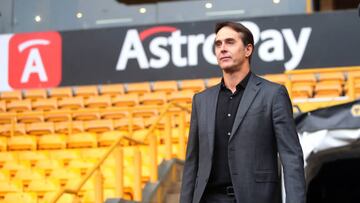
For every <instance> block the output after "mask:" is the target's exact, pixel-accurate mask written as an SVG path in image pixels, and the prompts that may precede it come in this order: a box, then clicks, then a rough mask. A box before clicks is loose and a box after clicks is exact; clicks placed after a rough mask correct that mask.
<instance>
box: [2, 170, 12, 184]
mask: <svg viewBox="0 0 360 203" xmlns="http://www.w3.org/2000/svg"><path fill="white" fill-rule="evenodd" d="M9 180H10V173H9V171H7V170H0V182H2V181H9Z"/></svg>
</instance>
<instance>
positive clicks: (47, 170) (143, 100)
mask: <svg viewBox="0 0 360 203" xmlns="http://www.w3.org/2000/svg"><path fill="white" fill-rule="evenodd" d="M357 70H358V68H351V67H350V68H339V69H331V70H328V72H327V70H326V69H312V70H306V71H290V72H286V73H284V74H278V75H265V76H264V77H265V78H267V79H270V80H272V81H274V82H277V83H280V84H283V85H285V86H286V87H287V89H288V91H289V94H290V95H291V96H292V101H293V104H294V106H297V107H299V109H300V111H303V112H304V111H308V110H312V109H316V108H319V107H323V106H330V105H334V104H338V103H343V102H348V101H351V100H354V99H355V98H359V97H360V73H359V71H357ZM219 82H220V78H210V79H196V80H184V81H162V82H154V83H152V82H146V83H137V84H114V85H101V86H82V87H65V88H53V89H50V90H25V91H24V92H21V91H13V92H2V93H1V97H0V98H1V100H0V180H1V181H0V202H54V201H55V200H56V199H59V200H58V201H57V202H71V201H73V200H74V199H78V200H80V201H81V202H95V201H96V200H101V201H103V200H104V199H105V198H109V197H122V198H123V199H128V200H136V201H141V199H142V192H141V191H142V189H143V188H144V187H145V184H146V183H147V182H156V181H157V180H158V166H159V164H160V163H161V161H162V160H170V159H172V158H174V157H177V158H179V159H182V160H183V159H184V158H185V146H186V140H187V138H186V135H187V132H188V130H189V120H190V105H191V100H192V96H193V95H194V93H195V92H199V91H201V90H202V89H204V88H205V87H211V86H213V85H215V84H217V83H219ZM178 84H179V86H178ZM167 85H168V86H167ZM205 85H206V86H205ZM124 87H126V91H124V89H123V88H124ZM47 92H48V93H49V95H47V94H46V93H47ZM73 92H74V94H73ZM114 177H116V178H114ZM115 179H116V180H119V181H115Z"/></svg>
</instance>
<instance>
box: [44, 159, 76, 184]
mask: <svg viewBox="0 0 360 203" xmlns="http://www.w3.org/2000/svg"><path fill="white" fill-rule="evenodd" d="M70 161H71V160H70ZM70 161H69V162H70ZM80 177H81V172H80V170H79V169H73V168H58V169H54V170H53V171H52V172H51V173H50V174H49V177H48V178H49V179H50V180H57V181H58V182H59V183H58V184H59V185H61V186H65V185H66V183H67V182H68V181H69V180H72V179H78V178H80Z"/></svg>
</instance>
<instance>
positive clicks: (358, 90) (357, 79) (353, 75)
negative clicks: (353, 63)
mask: <svg viewBox="0 0 360 203" xmlns="http://www.w3.org/2000/svg"><path fill="white" fill-rule="evenodd" d="M351 79H352V80H353V81H354V88H355V98H359V97H360V71H352V72H349V73H348V82H350V81H351ZM344 90H345V92H346V93H347V95H348V94H349V83H346V84H345V86H344Z"/></svg>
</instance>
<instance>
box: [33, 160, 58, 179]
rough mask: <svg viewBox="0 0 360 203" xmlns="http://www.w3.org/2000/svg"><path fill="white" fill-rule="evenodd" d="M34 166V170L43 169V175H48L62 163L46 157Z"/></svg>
mask: <svg viewBox="0 0 360 203" xmlns="http://www.w3.org/2000/svg"><path fill="white" fill-rule="evenodd" d="M34 167H35V168H36V170H40V171H43V174H44V176H46V177H48V176H50V174H51V172H52V171H53V170H55V169H58V168H61V167H63V165H62V163H61V162H60V161H58V160H53V159H46V160H42V161H39V162H37V163H36V164H35V166H34Z"/></svg>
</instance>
